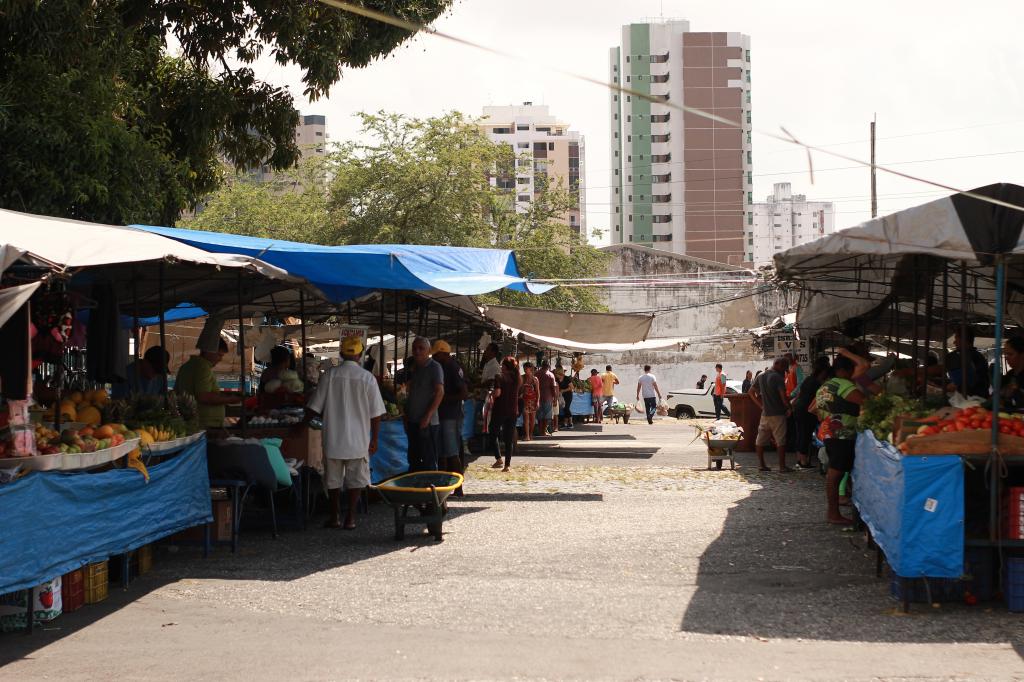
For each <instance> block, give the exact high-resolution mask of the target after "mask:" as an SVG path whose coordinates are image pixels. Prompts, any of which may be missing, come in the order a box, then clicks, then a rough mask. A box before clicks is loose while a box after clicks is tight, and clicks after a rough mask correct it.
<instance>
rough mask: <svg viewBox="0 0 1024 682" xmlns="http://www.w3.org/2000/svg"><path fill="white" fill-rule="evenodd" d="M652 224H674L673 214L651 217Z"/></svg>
mask: <svg viewBox="0 0 1024 682" xmlns="http://www.w3.org/2000/svg"><path fill="white" fill-rule="evenodd" d="M651 222H652V223H670V222H672V214H671V213H669V214H668V215H652V216H651Z"/></svg>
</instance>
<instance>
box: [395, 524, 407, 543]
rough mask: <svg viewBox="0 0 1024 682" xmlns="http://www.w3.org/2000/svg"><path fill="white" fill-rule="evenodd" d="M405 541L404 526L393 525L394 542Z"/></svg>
mask: <svg viewBox="0 0 1024 682" xmlns="http://www.w3.org/2000/svg"><path fill="white" fill-rule="evenodd" d="M404 539H405V526H403V525H402V524H400V523H396V524H395V540H404Z"/></svg>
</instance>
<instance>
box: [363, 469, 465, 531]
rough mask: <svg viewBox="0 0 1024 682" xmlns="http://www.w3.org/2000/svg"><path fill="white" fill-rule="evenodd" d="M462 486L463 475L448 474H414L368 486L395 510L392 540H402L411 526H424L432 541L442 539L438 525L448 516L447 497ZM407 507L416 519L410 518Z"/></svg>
mask: <svg viewBox="0 0 1024 682" xmlns="http://www.w3.org/2000/svg"><path fill="white" fill-rule="evenodd" d="M460 485H462V474H456V473H452V472H450V471H413V472H410V473H408V474H402V475H401V476H396V477H394V478H391V479H388V480H387V481H384V482H382V483H378V484H377V485H374V486H370V487H371V488H373V489H374V490H376V491H377V492H378V493H380V496H381V498H382V499H383V500H384V501H385V502H387V503H388V504H390V505H391V506H392V507H393V508H394V510H395V540H401V539H403V538H404V537H405V527H406V526H407V525H409V524H410V523H425V524H426V525H427V530H428V531H429V532H430V534H431V535H433V536H434V539H435V540H440V539H441V524H442V522H443V521H444V517H445V516H446V515H447V514H448V504H447V502H446V500H447V499H448V496H449V495H451V494H452V492H454V491H455V489H456V488H458V487H459V486H460ZM410 507H415V508H416V509H417V510H418V511H419V516H410V515H409V509H410Z"/></svg>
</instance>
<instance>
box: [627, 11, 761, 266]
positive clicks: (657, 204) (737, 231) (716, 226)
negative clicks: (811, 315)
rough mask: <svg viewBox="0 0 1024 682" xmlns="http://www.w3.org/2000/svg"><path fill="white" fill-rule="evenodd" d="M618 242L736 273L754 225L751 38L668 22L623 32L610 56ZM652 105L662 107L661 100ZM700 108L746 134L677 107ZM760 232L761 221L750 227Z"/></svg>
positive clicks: (639, 26) (628, 27) (636, 26)
mask: <svg viewBox="0 0 1024 682" xmlns="http://www.w3.org/2000/svg"><path fill="white" fill-rule="evenodd" d="M609 76H610V78H611V80H612V82H613V83H617V84H620V85H622V86H623V87H625V88H628V89H630V90H633V91H636V92H639V93H643V94H645V95H649V96H650V98H651V99H647V98H646V97H639V96H634V95H632V94H627V93H619V92H612V94H611V101H610V114H611V116H610V118H611V131H612V135H611V150H610V151H611V157H612V174H611V178H610V179H611V182H610V185H611V189H610V198H611V238H612V243H613V244H630V243H632V244H638V245H643V246H653V247H656V248H659V249H663V250H667V251H672V252H674V253H685V254H687V255H691V256H694V257H697V258H702V259H706V260H712V261H717V262H722V263H727V264H730V265H741V264H743V263H745V262H747V260H746V259H747V254H748V252H747V250H746V249H745V243H744V241H745V240H744V232H745V226H744V222H745V221H752V214H751V212H750V205H751V204H752V203H753V182H752V180H753V178H752V170H751V169H752V165H753V154H752V152H751V136H750V130H751V120H752V119H751V106H750V104H751V101H750V78H751V76H750V38H749V37H748V36H746V35H743V34H740V33H724V32H697V31H690V27H689V22H686V21H680V20H667V21H663V22H659V23H638V24H629V25H627V26H623V27H622V44H621V46H619V47H615V48H612V49H611V51H610V53H609ZM652 100H653V101H652ZM670 103H679V104H683V105H685V106H689V107H694V108H699V109H701V110H703V111H706V112H708V113H711V114H715V115H717V116H719V117H722V118H724V119H727V120H729V121H734V122H738V123H739V124H740V128H736V127H733V126H729V125H726V124H723V123H720V122H715V121H712V120H710V119H708V118H705V117H702V116H700V115H697V114H690V113H685V114H684V113H682V112H680V111H679V110H677V109H672V108H671V107H670ZM751 224H752V223H751Z"/></svg>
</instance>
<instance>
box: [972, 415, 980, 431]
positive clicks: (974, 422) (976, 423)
mask: <svg viewBox="0 0 1024 682" xmlns="http://www.w3.org/2000/svg"><path fill="white" fill-rule="evenodd" d="M981 423H982V422H981V420H980V419H978V418H977V417H975V418H974V419H972V420H971V428H972V429H980V428H981Z"/></svg>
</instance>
